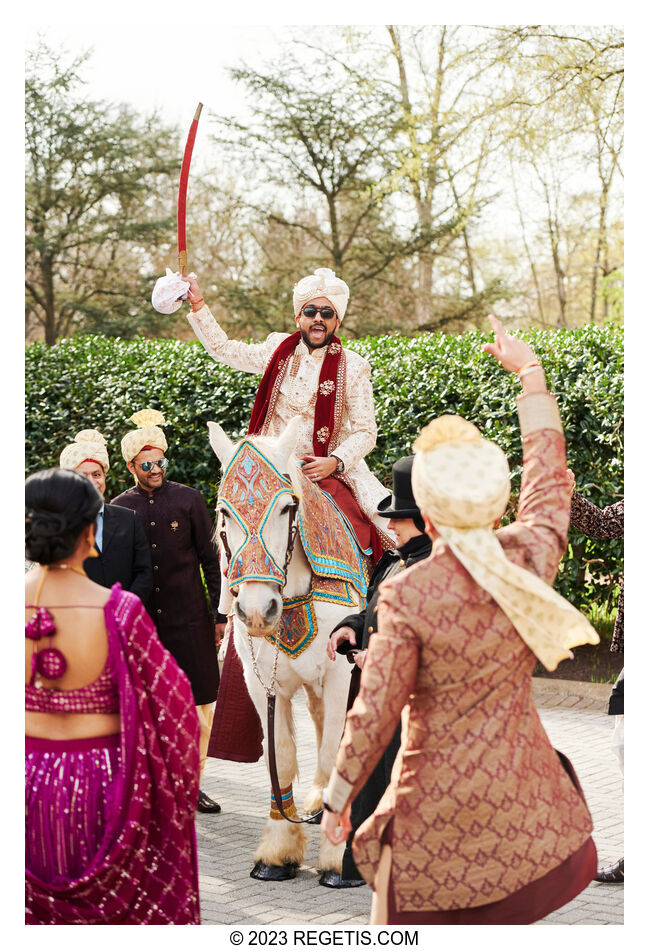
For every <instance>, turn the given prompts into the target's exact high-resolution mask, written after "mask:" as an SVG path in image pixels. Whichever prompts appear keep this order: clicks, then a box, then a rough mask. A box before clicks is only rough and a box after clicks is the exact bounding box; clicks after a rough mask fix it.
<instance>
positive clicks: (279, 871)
mask: <svg viewBox="0 0 649 950" xmlns="http://www.w3.org/2000/svg"><path fill="white" fill-rule="evenodd" d="M296 873H297V864H296V863H295V862H290V863H289V864H264V862H263V861H257V863H256V864H255V866H254V868H253V869H252V871H251V872H250V877H254V878H255V880H257V881H290V880H291V879H292V878H294V877H295V875H296Z"/></svg>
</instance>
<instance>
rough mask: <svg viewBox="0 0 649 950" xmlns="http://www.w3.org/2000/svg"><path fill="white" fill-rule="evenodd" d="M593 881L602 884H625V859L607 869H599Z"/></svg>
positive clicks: (609, 865) (608, 866)
mask: <svg viewBox="0 0 649 950" xmlns="http://www.w3.org/2000/svg"><path fill="white" fill-rule="evenodd" d="M593 880H594V881H599V883H600V884H624V858H620V860H619V861H616V862H615V863H614V864H608V865H607V866H606V867H605V868H598V871H597V874H596V875H595V877H594V878H593Z"/></svg>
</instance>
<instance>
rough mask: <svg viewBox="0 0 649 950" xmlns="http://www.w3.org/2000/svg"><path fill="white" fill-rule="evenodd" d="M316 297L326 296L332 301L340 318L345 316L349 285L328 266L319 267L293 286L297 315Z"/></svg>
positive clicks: (294, 308)
mask: <svg viewBox="0 0 649 950" xmlns="http://www.w3.org/2000/svg"><path fill="white" fill-rule="evenodd" d="M316 297H326V298H327V300H330V301H331V305H332V306H333V308H334V309H335V311H336V313H337V314H338V317H339V319H340V320H342V318H343V317H344V316H345V310H346V309H347V302H348V301H349V287H348V286H347V284H346V283H345V281H344V280H341V279H340V278H339V277H336V275H335V274H334V272H333V271H332V270H329V268H328V267H319V268H318V269H317V271H315V273H313V274H309V276H308V277H303V278H302V280H301V281H299V282H298V283H297V284H296V285H295V287H294V288H293V310H294V312H295V316H296V317H297V315H298V313H299V312H300V310H301V309H302V307H304V306H305V304H307V303H308V302H309V300H315V298H316Z"/></svg>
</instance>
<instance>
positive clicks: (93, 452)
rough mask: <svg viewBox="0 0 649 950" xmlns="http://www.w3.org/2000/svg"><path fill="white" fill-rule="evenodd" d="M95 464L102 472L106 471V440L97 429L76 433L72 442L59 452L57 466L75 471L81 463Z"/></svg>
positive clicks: (107, 467)
mask: <svg viewBox="0 0 649 950" xmlns="http://www.w3.org/2000/svg"><path fill="white" fill-rule="evenodd" d="M88 461H89V462H97V463H98V464H99V465H101V467H102V468H103V470H104V473H106V472H107V471H108V469H109V468H110V465H109V463H108V452H107V450H106V439H105V438H104V437H103V435H102V434H101V432H99V430H98V429H82V430H81V432H77V434H76V435H75V437H74V442H71V443H70V445H66V447H65V448H64V449H63V451H62V452H61V458H60V459H59V465H60V467H61V468H69V469H75V468H78V466H79V465H81V463H82V462H88Z"/></svg>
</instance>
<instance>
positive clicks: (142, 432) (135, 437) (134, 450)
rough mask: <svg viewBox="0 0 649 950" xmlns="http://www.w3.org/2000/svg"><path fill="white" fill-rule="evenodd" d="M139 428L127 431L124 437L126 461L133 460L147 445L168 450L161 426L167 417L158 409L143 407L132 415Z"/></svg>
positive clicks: (123, 447)
mask: <svg viewBox="0 0 649 950" xmlns="http://www.w3.org/2000/svg"><path fill="white" fill-rule="evenodd" d="M130 421H131V422H134V423H135V425H136V426H137V429H132V430H131V431H130V432H127V433H126V435H125V436H124V438H123V439H122V455H123V456H124V460H125V461H126V462H132V461H133V459H134V458H135V456H136V455H137V454H138V453H139V452H141V451H142V449H143V448H144V447H145V445H150V446H151V447H152V448H154V449H160V450H161V451H162V452H166V451H167V440H166V439H165V434H164V432H163V431H162V429H161V428H160V426H164V425H166V422H165V418H164V416H163V415H162V413H161V412H158V410H157V409H142V410H141V411H140V412H136V413H134V414H133V415H132V416H131V417H130Z"/></svg>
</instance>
